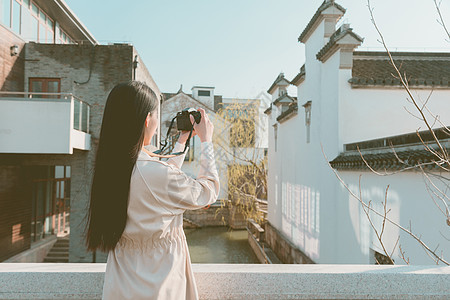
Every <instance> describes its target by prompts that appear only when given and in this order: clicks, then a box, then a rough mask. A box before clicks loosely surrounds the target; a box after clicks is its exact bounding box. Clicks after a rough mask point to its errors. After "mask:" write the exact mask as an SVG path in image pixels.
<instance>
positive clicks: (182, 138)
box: [178, 130, 196, 145]
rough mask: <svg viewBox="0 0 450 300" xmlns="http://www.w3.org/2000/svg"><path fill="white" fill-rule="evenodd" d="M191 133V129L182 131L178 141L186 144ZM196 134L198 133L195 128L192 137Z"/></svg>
mask: <svg viewBox="0 0 450 300" xmlns="http://www.w3.org/2000/svg"><path fill="white" fill-rule="evenodd" d="M189 133H190V131H182V132H181V133H180V136H179V137H178V143H180V144H182V145H184V144H186V141H187V139H188V137H189ZM195 135H196V133H195V130H193V131H192V136H191V138H193V137H194V136H195Z"/></svg>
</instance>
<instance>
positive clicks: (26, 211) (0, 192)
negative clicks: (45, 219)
mask: <svg viewBox="0 0 450 300" xmlns="http://www.w3.org/2000/svg"><path fill="white" fill-rule="evenodd" d="M27 186H29V182H28V180H27V178H26V172H24V170H23V169H22V168H21V167H20V166H5V165H0V245H1V246H0V261H3V260H5V259H8V258H9V257H11V256H13V255H15V254H18V253H20V252H22V251H24V250H26V249H29V248H30V245H31V235H30V229H31V197H30V195H29V194H30V192H31V190H30V189H29V188H28V189H27Z"/></svg>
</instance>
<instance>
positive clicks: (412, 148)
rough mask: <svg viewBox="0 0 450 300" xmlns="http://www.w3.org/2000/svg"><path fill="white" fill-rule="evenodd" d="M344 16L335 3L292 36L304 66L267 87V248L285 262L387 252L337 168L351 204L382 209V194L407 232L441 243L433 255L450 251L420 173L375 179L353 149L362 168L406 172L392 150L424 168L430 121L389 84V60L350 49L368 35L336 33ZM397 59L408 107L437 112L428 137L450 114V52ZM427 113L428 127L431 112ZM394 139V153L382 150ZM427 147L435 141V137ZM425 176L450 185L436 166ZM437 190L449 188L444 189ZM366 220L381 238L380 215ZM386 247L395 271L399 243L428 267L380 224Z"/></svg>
mask: <svg viewBox="0 0 450 300" xmlns="http://www.w3.org/2000/svg"><path fill="white" fill-rule="evenodd" d="M344 13H345V9H344V8H343V7H342V6H340V5H339V4H337V3H335V2H334V1H328V0H327V1H324V2H323V3H322V5H321V6H320V7H319V9H318V10H317V12H316V13H315V14H314V16H313V17H312V19H311V20H310V22H309V23H308V25H307V26H306V28H305V29H304V30H303V32H302V33H301V35H300V37H299V39H298V40H299V42H301V43H304V44H305V64H304V65H303V66H302V67H301V68H300V70H299V73H298V74H297V75H296V76H295V77H294V78H293V79H291V80H288V79H286V78H285V77H284V74H280V75H279V76H278V77H277V78H276V80H275V81H274V83H273V84H272V86H271V87H270V88H269V90H268V92H269V93H270V94H271V95H272V105H271V107H270V108H269V109H268V110H266V113H267V114H268V115H269V159H268V161H269V180H268V181H269V194H268V195H269V196H268V204H269V208H268V210H269V211H268V224H267V226H266V229H268V230H267V233H266V235H268V237H266V239H267V240H268V241H269V244H271V247H272V248H273V249H274V250H275V252H276V253H277V255H278V257H280V259H282V260H283V261H284V262H290V263H304V262H308V263H310V262H316V263H362V264H367V263H375V261H376V259H377V257H378V258H379V257H380V254H384V252H383V250H382V247H381V244H380V243H379V241H378V239H377V237H376V234H375V233H374V231H373V230H372V228H371V226H370V224H369V222H368V219H367V217H366V215H365V213H364V210H363V209H362V206H361V204H360V202H359V201H358V200H356V199H355V197H353V196H352V195H351V193H349V191H348V190H347V189H346V188H344V186H343V185H342V184H341V182H340V181H339V180H338V179H337V178H336V176H335V174H334V172H333V169H332V168H331V166H333V167H334V168H336V169H337V171H338V172H339V174H340V176H341V178H342V179H343V181H344V182H345V183H346V184H347V185H348V187H349V189H350V190H351V191H352V192H353V193H355V195H360V191H361V195H362V198H363V201H365V202H366V203H368V202H369V201H371V203H372V205H373V208H374V209H376V210H378V211H381V212H382V211H383V206H382V205H381V202H382V201H383V200H384V199H385V192H386V187H387V185H389V191H388V198H387V199H388V206H389V208H391V211H390V212H389V218H391V219H392V220H393V221H395V222H397V223H398V224H400V225H401V226H404V227H405V228H409V224H410V223H409V222H410V221H411V224H412V228H413V232H415V233H416V234H417V235H420V236H422V237H423V239H424V240H425V241H426V243H427V244H428V245H430V246H431V247H432V248H435V247H436V246H437V245H439V248H438V249H439V250H443V251H444V253H445V250H447V252H448V250H449V249H450V244H449V242H448V239H447V240H446V239H445V238H443V236H442V235H441V233H442V234H444V235H445V234H447V236H448V232H449V227H448V225H447V223H446V221H445V220H446V218H447V217H446V216H445V205H444V204H442V203H441V204H440V205H435V204H434V203H433V197H432V196H430V194H429V193H428V192H427V184H426V180H425V181H424V178H423V173H422V172H417V170H416V171H414V170H411V169H410V170H408V171H405V172H400V173H396V174H394V175H392V176H377V175H376V174H375V173H373V172H371V171H370V170H369V169H368V168H367V167H366V166H365V164H364V162H363V161H362V160H361V155H360V154H359V152H358V151H357V148H356V145H359V146H360V147H361V148H360V149H364V150H361V151H362V153H363V155H366V156H367V157H368V163H369V165H370V164H372V165H373V166H374V169H375V170H378V171H380V170H382V171H386V172H388V173H391V172H393V171H394V172H395V171H398V170H400V169H402V167H405V165H402V164H401V163H400V162H399V160H398V159H397V157H396V156H395V154H394V153H393V151H397V152H398V153H401V155H400V158H403V161H405V160H407V159H406V158H411V157H414V158H415V161H416V162H417V161H427V160H426V159H428V161H430V159H431V158H430V157H429V156H428V158H427V155H425V154H424V152H423V150H424V149H423V148H424V146H423V145H422V144H421V142H420V140H419V139H418V137H417V134H415V131H416V130H417V129H419V128H421V130H424V129H426V127H425V124H424V123H423V121H421V120H419V119H418V118H416V117H414V116H412V115H411V114H416V113H417V110H416V109H415V107H414V106H413V104H412V103H411V102H408V101H407V100H406V98H407V97H408V95H407V94H406V92H405V90H404V88H403V87H402V86H401V85H400V81H399V80H398V79H396V78H395V77H393V76H392V75H391V74H393V73H394V74H395V70H394V69H393V67H392V66H391V65H390V63H389V59H388V56H387V54H386V53H384V52H365V51H357V50H356V48H357V47H358V46H359V45H361V44H362V42H363V38H362V37H360V36H359V35H357V34H356V33H354V32H353V30H352V29H351V28H350V26H349V25H348V24H343V25H342V26H340V27H339V28H336V23H337V22H338V20H340V19H341V18H342V16H343V15H344ZM392 55H393V57H394V60H395V62H396V63H397V65H398V66H400V71H401V72H402V73H403V72H405V73H406V74H407V76H408V79H409V87H410V89H411V90H412V92H413V94H414V97H415V99H418V100H419V103H425V101H426V99H428V97H429V96H430V94H431V97H430V100H429V101H428V103H427V107H428V109H429V110H430V111H431V112H434V114H435V115H436V114H438V115H439V122H436V123H435V125H434V128H439V127H444V126H445V125H448V124H450V115H448V113H446V112H449V111H450V102H449V101H448V100H449V98H450V85H449V80H448V79H449V78H450V73H449V70H450V54H449V53H413V52H408V53H405V52H395V53H392ZM289 85H294V86H296V87H297V95H295V96H290V95H288V93H287V92H286V91H287V87H288V86H289ZM420 101H422V102H420ZM425 114H426V115H427V116H428V117H429V118H430V120H433V118H432V116H431V115H430V114H429V112H425ZM431 123H433V121H431ZM438 131H439V130H438ZM411 133H413V134H411ZM423 134H424V136H425V133H423ZM414 136H415V138H411V137H414ZM440 136H441V137H442V141H443V145H444V147H448V136H445V134H444V135H442V134H441V135H440ZM391 142H393V145H394V147H393V149H394V150H393V149H391V147H389V144H390V143H391ZM425 142H426V143H431V139H428V140H425ZM431 144H432V143H431ZM431 144H430V145H431ZM405 157H406V158H405ZM328 161H330V162H331V166H330V165H329V164H328ZM412 161H414V160H410V162H412ZM430 172H431V174H433V176H437V177H439V176H441V177H443V178H447V180H448V178H449V175H448V172H444V171H443V170H439V169H436V168H435V169H431V170H430ZM360 175H361V176H362V177H361V178H362V179H361V190H360V188H359V187H360V185H359V180H360V179H359V178H360ZM436 184H437V186H438V187H439V188H443V186H444V187H445V184H442V182H438V183H436ZM447 195H448V194H447ZM447 199H448V198H447ZM447 203H448V202H447ZM442 210H443V211H444V213H443V212H442ZM425 212H426V213H425ZM447 214H448V211H447ZM372 218H373V222H374V225H375V226H376V228H377V229H378V230H379V231H380V230H381V226H382V218H379V217H377V216H372ZM398 238H399V242H398V243H397V239H398ZM383 243H384V244H385V246H386V247H387V248H388V249H389V251H393V254H394V255H393V257H394V259H395V262H396V263H404V262H403V260H402V258H401V253H400V251H399V247H398V245H399V244H400V245H401V247H402V249H404V250H406V252H407V255H408V257H410V259H411V263H414V264H433V263H434V261H433V260H431V259H430V258H429V257H428V255H426V254H425V253H424V251H423V249H422V247H421V246H420V244H418V243H417V242H416V241H415V240H414V239H413V238H411V237H410V236H408V235H407V234H405V233H404V232H402V231H401V230H399V228H398V227H396V226H393V225H392V224H387V225H386V229H385V231H384V237H383ZM292 253H294V254H295V255H293V254H292Z"/></svg>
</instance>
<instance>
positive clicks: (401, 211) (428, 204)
mask: <svg viewBox="0 0 450 300" xmlns="http://www.w3.org/2000/svg"><path fill="white" fill-rule="evenodd" d="M340 174H341V176H342V179H343V180H344V182H346V184H347V185H348V186H349V187H350V189H351V190H352V191H353V192H354V193H356V194H357V195H358V194H359V176H360V175H362V177H361V191H362V193H361V194H362V198H363V200H364V201H365V202H366V203H368V201H372V204H373V208H374V209H376V210H377V211H379V212H381V213H382V212H383V206H382V204H381V202H382V201H383V200H384V199H385V191H386V187H387V186H388V185H389V190H388V197H387V202H388V208H389V209H391V211H390V212H389V214H388V217H389V218H390V219H392V220H393V221H395V222H398V223H400V224H401V225H402V226H404V227H406V228H409V224H410V222H411V226H412V230H413V232H414V233H415V234H417V236H421V237H422V240H423V241H424V242H425V243H426V244H427V245H428V246H429V247H430V248H432V249H433V250H434V249H435V248H436V247H437V246H438V245H439V248H438V251H437V252H438V253H440V251H441V250H443V251H444V254H445V253H448V251H449V250H450V241H449V240H448V239H446V238H445V237H444V236H446V237H447V238H448V232H449V229H448V228H449V227H448V225H447V224H446V217H445V216H444V215H443V214H442V212H441V211H440V210H439V208H438V207H437V206H436V204H435V203H434V202H433V199H432V197H431V196H430V194H429V192H428V191H427V187H426V185H425V180H424V177H423V176H422V174H421V173H418V172H403V173H397V174H395V175H392V176H378V175H376V174H373V173H371V172H357V171H343V172H340ZM434 174H438V175H445V174H442V173H441V174H439V173H435V172H434ZM434 183H435V184H437V186H439V187H440V188H442V187H443V186H442V184H440V183H439V182H437V181H436V182H434ZM337 196H338V197H336V201H337V202H338V211H337V214H338V219H339V230H338V231H337V232H336V233H337V234H338V240H339V243H338V244H337V247H336V251H338V255H337V257H338V259H337V261H336V263H370V262H371V257H370V249H374V250H376V251H378V252H380V253H383V250H382V249H381V247H380V243H379V242H378V239H377V237H376V235H375V233H374V231H373V230H372V228H371V226H370V224H369V223H368V220H367V217H366V215H365V214H364V211H363V210H362V208H361V204H360V203H359V202H358V201H357V200H356V199H355V198H353V197H352V196H351V195H350V193H349V192H348V191H347V190H346V189H345V188H344V187H343V186H340V187H339V190H338V194H337ZM371 218H372V220H373V222H374V224H375V226H376V228H377V229H378V231H379V232H380V231H381V223H382V218H381V217H378V216H376V215H371ZM398 237H400V240H399V244H400V245H401V247H402V249H403V250H404V251H406V256H407V257H408V258H410V262H411V264H414V265H431V264H433V260H432V259H431V258H430V257H429V256H428V255H427V254H426V253H425V251H424V249H423V248H422V247H421V246H420V245H419V243H418V242H417V241H415V240H414V239H413V238H412V237H410V236H409V235H407V234H405V233H404V232H403V231H401V230H400V229H398V228H397V227H395V226H393V225H391V224H389V223H387V224H386V229H385V233H384V238H383V243H384V244H385V246H386V248H387V250H388V251H389V252H390V251H393V249H394V245H395V243H396V241H397V238H398ZM398 250H399V248H398V246H397V247H396V248H395V251H394V252H393V253H394V255H393V259H394V260H395V263H396V264H405V262H404V261H403V260H402V259H401V257H400V255H399V251H398ZM444 258H447V256H445V257H444Z"/></svg>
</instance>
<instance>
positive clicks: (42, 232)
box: [28, 166, 70, 242]
mask: <svg viewBox="0 0 450 300" xmlns="http://www.w3.org/2000/svg"><path fill="white" fill-rule="evenodd" d="M28 174H30V176H31V179H32V180H31V184H32V201H31V204H32V210H31V241H32V242H35V241H38V240H40V239H42V238H44V237H45V236H46V235H49V234H58V233H62V232H67V230H68V229H69V211H70V166H32V167H29V169H28Z"/></svg>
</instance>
